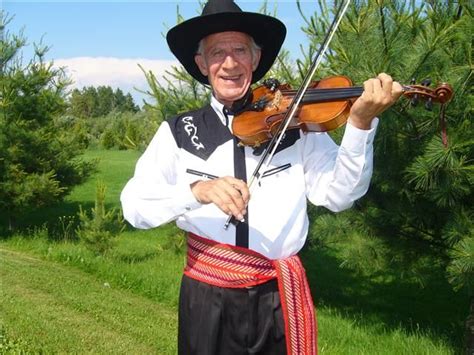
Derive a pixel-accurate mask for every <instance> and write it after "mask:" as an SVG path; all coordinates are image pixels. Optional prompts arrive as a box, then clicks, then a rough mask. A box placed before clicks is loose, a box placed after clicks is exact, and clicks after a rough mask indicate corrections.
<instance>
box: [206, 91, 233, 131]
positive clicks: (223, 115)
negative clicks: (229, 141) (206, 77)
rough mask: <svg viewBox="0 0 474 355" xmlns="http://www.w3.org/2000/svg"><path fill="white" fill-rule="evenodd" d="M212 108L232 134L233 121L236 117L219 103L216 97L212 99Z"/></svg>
mask: <svg viewBox="0 0 474 355" xmlns="http://www.w3.org/2000/svg"><path fill="white" fill-rule="evenodd" d="M211 107H212V108H213V109H214V111H215V112H216V113H217V117H219V119H220V121H221V122H222V124H223V125H224V126H227V127H228V128H229V130H230V131H231V132H232V119H233V118H234V115H232V114H230V113H229V111H228V110H227V109H226V108H225V107H224V105H223V104H221V103H220V102H219V101H217V99H216V98H215V97H214V95H212V97H211Z"/></svg>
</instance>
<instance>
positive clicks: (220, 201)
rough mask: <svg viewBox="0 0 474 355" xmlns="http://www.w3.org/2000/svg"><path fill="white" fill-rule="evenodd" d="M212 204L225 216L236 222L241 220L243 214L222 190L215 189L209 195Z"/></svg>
mask: <svg viewBox="0 0 474 355" xmlns="http://www.w3.org/2000/svg"><path fill="white" fill-rule="evenodd" d="M210 198H211V199H212V202H213V203H214V204H215V205H216V206H217V207H218V208H219V209H220V210H221V211H222V212H224V213H225V214H226V215H228V216H234V217H235V218H237V219H238V220H242V219H243V218H244V217H243V213H242V212H241V210H240V209H239V208H238V207H237V206H236V204H235V203H234V201H233V199H232V198H231V197H230V195H229V194H227V193H226V192H225V191H224V190H222V189H216V190H215V191H213V192H212V193H211V194H210Z"/></svg>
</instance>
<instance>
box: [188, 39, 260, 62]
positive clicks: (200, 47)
mask: <svg viewBox="0 0 474 355" xmlns="http://www.w3.org/2000/svg"><path fill="white" fill-rule="evenodd" d="M248 37H249V38H250V51H251V52H252V58H255V56H256V55H257V51H259V50H262V48H261V47H260V46H259V45H258V44H257V43H255V40H254V39H253V37H252V36H248ZM205 38H206V37H204V38H203V39H201V40H200V41H199V44H198V48H197V51H196V54H199V55H203V54H204V39H205Z"/></svg>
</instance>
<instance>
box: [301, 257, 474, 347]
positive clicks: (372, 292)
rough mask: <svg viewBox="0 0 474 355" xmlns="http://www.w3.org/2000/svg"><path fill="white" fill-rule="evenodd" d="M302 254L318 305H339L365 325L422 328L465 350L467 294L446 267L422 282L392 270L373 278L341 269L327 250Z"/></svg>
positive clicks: (389, 328) (416, 329)
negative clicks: (452, 281) (455, 286)
mask: <svg viewBox="0 0 474 355" xmlns="http://www.w3.org/2000/svg"><path fill="white" fill-rule="evenodd" d="M301 256H302V260H303V263H304V265H305V268H306V271H307V275H308V280H309V283H310V286H311V291H312V294H313V298H314V302H315V305H316V307H318V306H319V307H325V306H326V307H330V308H333V309H336V310H338V311H339V312H340V314H341V315H342V316H347V317H349V318H351V319H357V320H358V321H359V320H360V323H361V325H367V326H372V327H374V328H375V327H377V325H380V323H383V324H384V326H385V327H384V328H385V330H391V329H393V330H395V329H400V328H401V329H404V330H405V331H406V332H407V333H408V334H412V333H415V332H422V333H423V334H425V335H427V336H432V337H435V338H438V339H439V338H441V339H443V340H444V341H445V342H446V343H448V344H450V345H451V346H452V348H453V349H462V346H463V334H464V326H463V324H464V319H465V318H466V316H467V314H468V307H469V305H468V296H467V294H466V293H463V292H458V293H456V292H454V291H453V290H452V288H451V286H450V285H449V284H448V282H447V281H446V279H445V278H444V271H443V270H441V269H437V268H433V269H432V273H431V274H430V275H426V276H427V278H426V280H427V282H426V286H425V287H422V286H421V285H419V284H417V283H414V282H410V281H407V280H403V279H401V278H400V277H398V278H397V277H394V276H393V275H389V276H388V277H386V276H383V277H379V278H374V277H372V278H369V277H366V276H364V275H361V274H358V273H356V272H354V271H352V270H349V269H343V268H340V267H339V265H340V263H341V260H339V259H337V258H336V257H335V256H332V255H330V251H328V250H311V249H310V248H305V249H304V251H303V252H302V253H301ZM382 278H383V279H384V281H381V280H382ZM388 278H390V281H387V279H388ZM459 352H460V350H459Z"/></svg>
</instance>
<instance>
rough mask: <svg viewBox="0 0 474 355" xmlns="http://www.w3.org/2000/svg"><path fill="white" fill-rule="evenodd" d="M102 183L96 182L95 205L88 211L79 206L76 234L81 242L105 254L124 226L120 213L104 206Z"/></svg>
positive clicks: (103, 185)
mask: <svg viewBox="0 0 474 355" xmlns="http://www.w3.org/2000/svg"><path fill="white" fill-rule="evenodd" d="M106 190H107V188H106V186H105V184H104V183H102V182H98V183H97V188H96V197H95V206H94V207H93V208H91V211H90V213H88V212H87V211H85V210H83V209H82V206H81V207H80V210H79V213H78V217H79V227H78V229H77V235H78V237H79V239H80V241H81V242H82V243H84V245H85V246H86V247H87V248H88V249H89V250H92V251H93V252H95V253H97V254H105V253H107V251H109V250H110V249H112V247H113V246H114V239H115V237H116V236H117V235H119V234H120V233H121V232H122V231H123V230H124V228H125V223H124V221H123V218H122V214H121V213H120V212H117V211H116V210H115V208H113V209H111V210H108V211H107V209H106V207H105V202H104V201H105V192H106Z"/></svg>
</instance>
